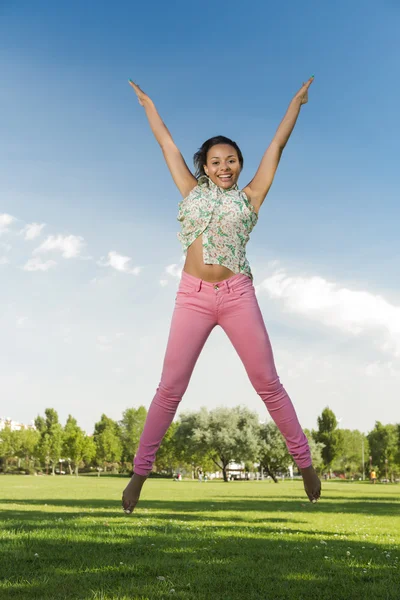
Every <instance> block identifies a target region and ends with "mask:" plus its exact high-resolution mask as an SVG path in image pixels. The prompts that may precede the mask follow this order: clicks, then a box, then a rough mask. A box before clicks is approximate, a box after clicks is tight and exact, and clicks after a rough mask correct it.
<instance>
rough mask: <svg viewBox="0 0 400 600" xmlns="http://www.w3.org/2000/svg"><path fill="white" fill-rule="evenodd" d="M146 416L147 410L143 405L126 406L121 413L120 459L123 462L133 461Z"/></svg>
mask: <svg viewBox="0 0 400 600" xmlns="http://www.w3.org/2000/svg"><path fill="white" fill-rule="evenodd" d="M146 417H147V410H146V409H145V407H144V406H139V408H127V409H126V410H125V411H124V412H123V413H122V419H121V420H120V422H119V427H120V435H121V442H122V460H123V461H124V462H129V463H133V458H134V456H135V454H136V452H137V448H138V446H139V439H140V436H141V433H142V431H143V427H144V423H145V421H146Z"/></svg>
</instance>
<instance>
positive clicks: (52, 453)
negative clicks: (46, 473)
mask: <svg viewBox="0 0 400 600" xmlns="http://www.w3.org/2000/svg"><path fill="white" fill-rule="evenodd" d="M44 413H45V418H44V419H43V417H40V416H38V417H37V418H36V419H35V425H36V427H37V429H38V431H39V433H40V441H39V448H38V453H39V456H40V457H41V458H42V459H43V460H44V462H45V463H46V465H48V464H49V462H50V463H51V468H52V475H54V474H55V467H56V465H57V464H58V462H59V459H60V458H61V453H62V438H63V429H62V426H61V424H60V423H59V421H58V414H57V411H56V410H54V408H46V410H45V411H44Z"/></svg>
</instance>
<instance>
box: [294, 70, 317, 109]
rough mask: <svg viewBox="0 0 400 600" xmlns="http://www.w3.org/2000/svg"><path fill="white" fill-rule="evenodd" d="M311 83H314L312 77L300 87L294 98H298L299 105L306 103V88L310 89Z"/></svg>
mask: <svg viewBox="0 0 400 600" xmlns="http://www.w3.org/2000/svg"><path fill="white" fill-rule="evenodd" d="M313 81H314V75H313V76H312V77H310V79H309V80H308V81H307V82H306V83H303V85H302V87H301V88H300V89H299V91H298V92H297V94H296V95H295V98H298V99H300V100H301V102H300V103H301V104H306V103H307V102H308V88H309V87H310V85H311V84H312V82H313Z"/></svg>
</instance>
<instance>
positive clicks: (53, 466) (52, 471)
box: [51, 463, 61, 475]
mask: <svg viewBox="0 0 400 600" xmlns="http://www.w3.org/2000/svg"><path fill="white" fill-rule="evenodd" d="M55 468H56V467H55V464H54V463H52V464H51V474H52V475H55V474H56V473H55ZM60 470H61V469H60Z"/></svg>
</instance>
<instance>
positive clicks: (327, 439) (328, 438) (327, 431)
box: [312, 407, 342, 469]
mask: <svg viewBox="0 0 400 600" xmlns="http://www.w3.org/2000/svg"><path fill="white" fill-rule="evenodd" d="M336 428H337V419H336V416H335V414H334V412H333V411H332V410H331V409H330V408H329V407H326V408H324V410H323V411H322V414H321V416H320V417H318V431H312V437H313V438H314V440H315V441H316V442H319V443H320V444H324V447H323V448H322V459H323V461H324V466H325V467H326V468H328V469H331V468H332V463H333V461H334V460H335V458H336V457H337V456H338V455H339V454H340V451H341V444H342V438H341V434H340V430H338V429H336Z"/></svg>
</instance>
